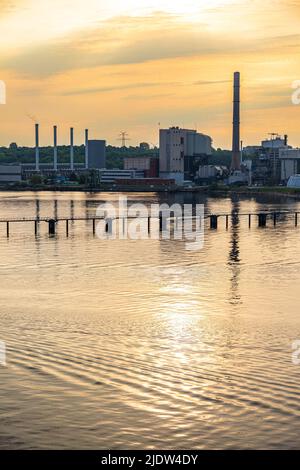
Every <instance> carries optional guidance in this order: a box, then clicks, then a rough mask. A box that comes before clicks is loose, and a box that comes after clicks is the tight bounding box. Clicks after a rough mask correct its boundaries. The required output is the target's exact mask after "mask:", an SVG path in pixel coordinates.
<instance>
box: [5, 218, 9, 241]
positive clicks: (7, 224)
mask: <svg viewBox="0 0 300 470" xmlns="http://www.w3.org/2000/svg"><path fill="white" fill-rule="evenodd" d="M6 235H7V238H8V237H9V222H6Z"/></svg>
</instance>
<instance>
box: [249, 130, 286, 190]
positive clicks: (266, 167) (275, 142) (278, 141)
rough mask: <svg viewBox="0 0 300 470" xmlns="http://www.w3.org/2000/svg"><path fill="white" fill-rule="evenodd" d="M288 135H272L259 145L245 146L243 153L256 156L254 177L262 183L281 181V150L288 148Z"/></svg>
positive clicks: (257, 181)
mask: <svg viewBox="0 0 300 470" xmlns="http://www.w3.org/2000/svg"><path fill="white" fill-rule="evenodd" d="M290 148H291V147H289V145H288V136H287V135H285V136H284V137H280V136H279V135H272V138H270V139H266V140H263V141H262V142H261V145H260V146H259V147H257V146H252V147H245V148H244V150H243V153H244V154H245V155H246V156H251V157H252V158H254V165H253V171H252V174H253V179H254V181H255V182H256V183H260V184H278V183H280V181H281V161H280V152H281V151H284V150H288V149H290Z"/></svg>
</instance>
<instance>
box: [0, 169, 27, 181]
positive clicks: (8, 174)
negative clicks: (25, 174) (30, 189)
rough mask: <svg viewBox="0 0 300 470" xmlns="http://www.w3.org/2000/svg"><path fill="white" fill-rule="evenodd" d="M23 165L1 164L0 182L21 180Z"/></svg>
mask: <svg viewBox="0 0 300 470" xmlns="http://www.w3.org/2000/svg"><path fill="white" fill-rule="evenodd" d="M21 179H22V173H21V165H0V184H1V183H17V182H19V181H21Z"/></svg>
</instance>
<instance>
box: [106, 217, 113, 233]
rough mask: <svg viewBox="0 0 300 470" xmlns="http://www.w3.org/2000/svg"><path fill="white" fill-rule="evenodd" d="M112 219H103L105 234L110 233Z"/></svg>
mask: <svg viewBox="0 0 300 470" xmlns="http://www.w3.org/2000/svg"><path fill="white" fill-rule="evenodd" d="M112 223H113V219H105V232H106V233H112Z"/></svg>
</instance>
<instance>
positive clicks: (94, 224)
mask: <svg viewBox="0 0 300 470" xmlns="http://www.w3.org/2000/svg"><path fill="white" fill-rule="evenodd" d="M95 233H96V220H95V219H93V235H95Z"/></svg>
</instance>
